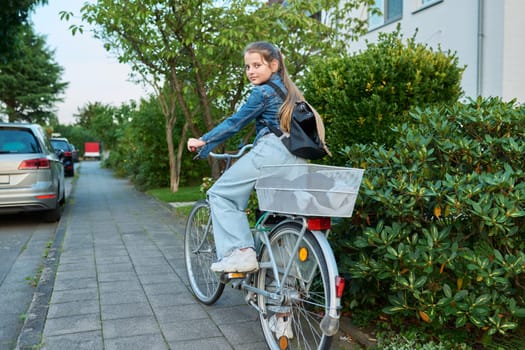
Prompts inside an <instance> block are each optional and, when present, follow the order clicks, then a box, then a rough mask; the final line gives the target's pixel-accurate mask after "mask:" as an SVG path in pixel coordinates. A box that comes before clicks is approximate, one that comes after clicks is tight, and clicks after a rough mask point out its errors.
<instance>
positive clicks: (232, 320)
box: [18, 162, 267, 350]
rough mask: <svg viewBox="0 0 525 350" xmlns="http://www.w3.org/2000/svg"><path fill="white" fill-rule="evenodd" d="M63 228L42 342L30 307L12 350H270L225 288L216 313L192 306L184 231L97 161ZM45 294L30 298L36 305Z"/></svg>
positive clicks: (87, 168)
mask: <svg viewBox="0 0 525 350" xmlns="http://www.w3.org/2000/svg"><path fill="white" fill-rule="evenodd" d="M60 226H61V227H62V230H63V232H62V236H63V246H62V251H61V252H58V253H59V259H58V257H57V259H56V260H57V266H56V267H57V270H56V271H57V272H56V276H55V278H54V287H53V288H52V295H51V298H50V302H49V304H48V310H47V317H45V320H44V321H45V322H44V324H43V325H42V326H41V327H42V332H41V335H42V339H40V337H39V335H40V334H39V322H38V320H37V319H38V317H42V315H44V316H45V312H42V310H40V311H38V309H39V308H38V305H37V306H36V307H35V306H34V305H33V307H32V311H33V313H32V312H31V310H30V313H29V314H28V321H27V322H26V324H29V325H30V326H25V327H24V329H23V330H22V333H21V335H20V337H19V342H18V343H19V348H21V349H30V348H34V347H35V346H37V345H38V344H40V346H41V349H47V350H58V349H64V350H66V349H67V350H70V349H106V350H113V349H151V350H153V349H186V350H188V349H199V350H202V349H214V350H219V349H267V346H266V344H265V342H264V339H263V335H262V332H261V330H260V326H259V323H258V319H257V314H256V312H255V311H254V310H252V309H251V308H250V307H249V306H247V305H246V304H245V303H244V301H243V299H242V293H241V292H239V291H237V290H233V289H230V288H227V289H226V290H225V293H224V295H223V296H222V297H221V299H220V300H219V301H218V302H217V303H216V304H215V305H213V306H205V305H202V304H200V303H198V302H197V301H195V299H194V298H193V297H192V295H191V292H190V291H189V289H188V286H187V281H186V275H185V270H184V261H183V246H182V245H183V237H182V233H183V227H181V225H180V224H177V223H176V220H175V218H174V216H173V213H172V211H170V210H169V209H168V207H167V206H164V205H162V204H160V203H158V202H157V201H155V200H153V199H152V198H150V197H148V196H146V195H144V194H142V193H140V192H138V191H135V190H134V189H133V186H132V185H131V184H130V183H129V182H128V181H127V180H125V179H117V178H115V177H113V176H112V174H111V172H110V171H109V170H105V169H101V168H99V163H98V162H83V163H82V166H81V168H80V176H79V178H78V182H77V183H76V185H75V189H74V190H73V194H72V196H71V197H70V199H69V205H68V209H67V211H66V213H65V215H64V217H63V219H62V221H61V224H60ZM60 230H61V229H60V227H59V230H58V231H57V238H56V239H58V240H60V239H61V238H60V235H61V234H60V232H59V231H60ZM59 248H60V247H59ZM50 270H52V269H50ZM45 274H46V272H45V271H44V276H43V277H44V279H45V278H46V277H45ZM48 274H50V275H51V274H52V271H50V272H48ZM41 280H42V279H41ZM52 280H53V276H47V281H48V283H49V281H51V282H52ZM43 284H44V285H45V283H43ZM44 294H45V291H43V292H41V293H40V292H37V293H36V294H35V298H34V302H33V304H38V300H37V299H38V298H39V297H44V299H45V295H44ZM42 304H43V305H44V306H46V307H47V305H46V303H45V300H44V301H40V309H41V308H42ZM44 311H45V310H44ZM39 314H40V315H39ZM31 318H35V319H33V320H31Z"/></svg>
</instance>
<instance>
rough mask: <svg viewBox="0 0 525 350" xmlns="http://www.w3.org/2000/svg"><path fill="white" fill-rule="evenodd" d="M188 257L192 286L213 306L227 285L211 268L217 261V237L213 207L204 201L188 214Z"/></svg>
mask: <svg viewBox="0 0 525 350" xmlns="http://www.w3.org/2000/svg"><path fill="white" fill-rule="evenodd" d="M184 260H185V262H186V272H187V274H188V279H189V282H190V287H191V290H192V292H193V294H194V295H195V297H196V298H197V299H198V300H199V301H200V302H202V303H204V304H207V305H211V304H213V303H215V302H216V301H217V299H219V297H220V296H221V294H222V292H223V290H224V284H223V283H221V281H220V279H219V276H218V275H217V274H216V273H215V272H213V271H212V270H211V269H210V267H211V264H213V262H214V261H216V260H217V254H216V251H215V240H214V238H213V232H212V225H211V216H210V206H209V204H208V202H207V201H205V200H200V201H198V202H197V203H195V205H194V206H193V209H192V210H191V212H190V215H189V216H188V221H187V223H186V230H185V233H184Z"/></svg>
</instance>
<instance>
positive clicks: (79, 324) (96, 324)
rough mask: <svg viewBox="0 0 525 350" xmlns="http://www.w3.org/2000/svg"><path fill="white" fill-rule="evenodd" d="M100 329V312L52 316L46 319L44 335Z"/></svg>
mask: <svg viewBox="0 0 525 350" xmlns="http://www.w3.org/2000/svg"><path fill="white" fill-rule="evenodd" d="M100 329H101V324H100V315H99V314H98V313H97V314H90V315H77V316H68V317H60V318H50V319H47V320H46V327H45V329H44V336H46V337H48V336H54V335H64V334H70V333H80V332H89V331H96V330H100Z"/></svg>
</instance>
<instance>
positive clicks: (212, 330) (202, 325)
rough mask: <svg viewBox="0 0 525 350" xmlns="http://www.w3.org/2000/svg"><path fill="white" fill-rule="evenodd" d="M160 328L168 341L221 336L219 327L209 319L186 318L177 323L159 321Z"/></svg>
mask: <svg viewBox="0 0 525 350" xmlns="http://www.w3.org/2000/svg"><path fill="white" fill-rule="evenodd" d="M161 329H162V332H163V333H164V335H165V337H166V339H167V340H168V342H174V341H183V340H190V339H195V340H197V339H202V338H203V335H206V338H211V337H218V336H222V334H221V332H220V330H219V328H218V327H217V326H216V325H215V324H214V323H213V322H212V321H211V320H209V319H199V320H186V321H184V322H177V323H161Z"/></svg>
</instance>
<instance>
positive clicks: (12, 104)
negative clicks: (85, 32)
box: [0, 25, 68, 124]
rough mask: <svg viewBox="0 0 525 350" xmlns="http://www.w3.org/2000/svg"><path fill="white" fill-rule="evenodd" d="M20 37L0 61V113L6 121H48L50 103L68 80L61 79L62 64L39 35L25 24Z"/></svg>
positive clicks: (58, 99)
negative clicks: (2, 60) (16, 43)
mask: <svg viewBox="0 0 525 350" xmlns="http://www.w3.org/2000/svg"><path fill="white" fill-rule="evenodd" d="M20 35H21V38H22V41H21V42H20V45H19V46H18V47H17V49H16V50H14V51H13V52H12V53H11V59H10V60H8V61H5V62H0V113H1V114H5V115H7V116H8V120H9V121H10V122H14V121H27V122H34V123H42V124H48V123H51V122H53V121H56V116H55V114H54V113H53V112H52V108H53V106H54V104H55V103H56V102H58V101H62V98H60V94H61V93H62V92H63V91H64V90H65V89H66V87H67V85H68V83H65V82H61V81H60V78H61V76H62V71H63V68H62V67H61V66H59V65H58V64H57V63H56V62H55V61H54V58H53V55H54V52H53V51H50V50H49V49H47V48H46V47H45V40H44V38H43V37H42V36H39V35H35V34H34V32H33V29H32V28H31V27H30V26H28V25H26V26H24V29H23V31H21V32H20Z"/></svg>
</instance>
